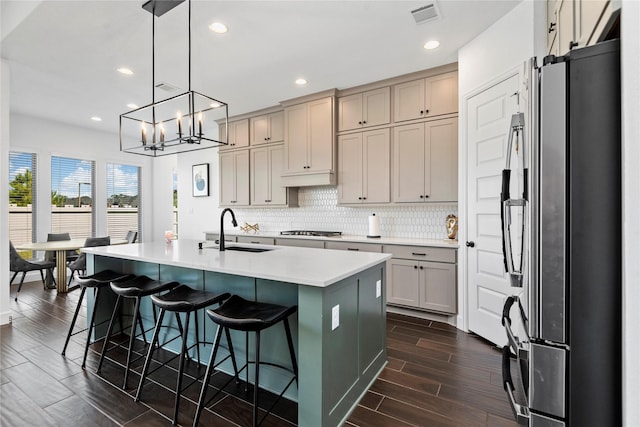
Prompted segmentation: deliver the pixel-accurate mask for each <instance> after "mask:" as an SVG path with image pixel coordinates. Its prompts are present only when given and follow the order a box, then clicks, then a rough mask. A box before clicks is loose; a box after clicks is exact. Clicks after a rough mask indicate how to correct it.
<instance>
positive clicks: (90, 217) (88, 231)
mask: <svg viewBox="0 0 640 427" xmlns="http://www.w3.org/2000/svg"><path fill="white" fill-rule="evenodd" d="M94 182H95V162H94V161H93V160H81V159H73V158H69V157H57V156H51V232H52V233H65V232H67V233H69V234H70V236H71V238H72V239H82V238H87V237H92V236H95V224H96V219H95V203H94V197H93V194H94Z"/></svg>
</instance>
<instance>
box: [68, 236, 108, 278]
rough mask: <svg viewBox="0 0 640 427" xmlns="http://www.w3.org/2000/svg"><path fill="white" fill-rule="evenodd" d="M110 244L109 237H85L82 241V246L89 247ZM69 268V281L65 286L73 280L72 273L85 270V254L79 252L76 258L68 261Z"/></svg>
mask: <svg viewBox="0 0 640 427" xmlns="http://www.w3.org/2000/svg"><path fill="white" fill-rule="evenodd" d="M110 244H111V237H109V236H106V237H87V240H85V242H84V246H83V247H84V248H91V247H95V246H109V245H110ZM68 267H69V269H70V270H71V274H70V275H69V283H67V286H69V285H71V281H72V280H73V274H74V273H75V272H76V271H86V269H87V254H85V253H84V252H81V253H80V255H79V256H78V259H76V260H75V261H73V262H71V263H69V265H68Z"/></svg>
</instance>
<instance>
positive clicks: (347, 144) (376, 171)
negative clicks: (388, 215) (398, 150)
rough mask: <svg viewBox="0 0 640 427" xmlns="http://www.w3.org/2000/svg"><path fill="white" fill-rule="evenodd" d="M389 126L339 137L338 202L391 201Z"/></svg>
mask: <svg viewBox="0 0 640 427" xmlns="http://www.w3.org/2000/svg"><path fill="white" fill-rule="evenodd" d="M390 154H391V148H390V141H389V129H379V130H373V131H368V132H358V133H353V134H349V135H342V136H340V137H339V138H338V177H339V178H338V203H341V204H362V203H388V202H389V201H390V182H391V176H390V174H391V165H390Z"/></svg>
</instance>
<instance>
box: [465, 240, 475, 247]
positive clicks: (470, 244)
mask: <svg viewBox="0 0 640 427" xmlns="http://www.w3.org/2000/svg"><path fill="white" fill-rule="evenodd" d="M466 246H467V247H468V248H473V247H475V246H476V242H474V241H473V240H470V241H468V242H467V243H466Z"/></svg>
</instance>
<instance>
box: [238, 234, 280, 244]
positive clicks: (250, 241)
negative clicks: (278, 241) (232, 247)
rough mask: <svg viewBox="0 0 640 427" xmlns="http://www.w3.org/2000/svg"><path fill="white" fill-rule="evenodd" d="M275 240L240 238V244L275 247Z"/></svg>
mask: <svg viewBox="0 0 640 427" xmlns="http://www.w3.org/2000/svg"><path fill="white" fill-rule="evenodd" d="M274 242H275V239H274V238H273V237H259V236H238V243H254V244H258V245H273V243H274Z"/></svg>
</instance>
